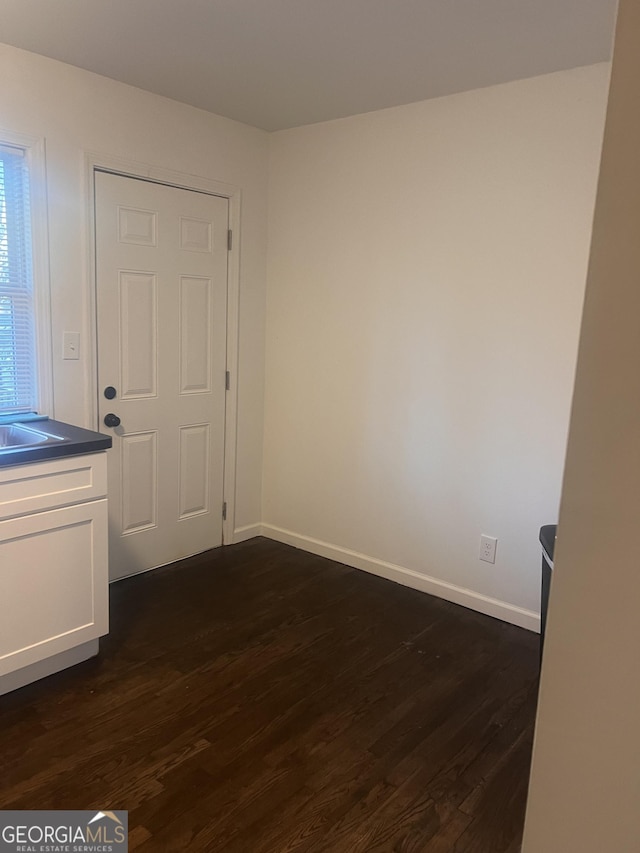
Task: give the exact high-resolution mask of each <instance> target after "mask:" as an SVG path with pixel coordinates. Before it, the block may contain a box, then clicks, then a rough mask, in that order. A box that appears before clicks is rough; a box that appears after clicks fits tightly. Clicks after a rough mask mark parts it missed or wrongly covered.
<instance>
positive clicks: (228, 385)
mask: <svg viewBox="0 0 640 853" xmlns="http://www.w3.org/2000/svg"><path fill="white" fill-rule="evenodd" d="M229 388H231V374H230V373H229V371H228V370H227V371H225V374H224V390H225V391H228V390H229Z"/></svg>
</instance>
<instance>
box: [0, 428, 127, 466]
mask: <svg viewBox="0 0 640 853" xmlns="http://www.w3.org/2000/svg"><path fill="white" fill-rule="evenodd" d="M18 420H19V418H16V423H17V422H18ZM23 426H25V427H29V428H30V429H34V430H38V431H42V432H46V433H51V434H52V435H56V436H58V437H59V438H64V439H66V441H60V442H57V441H56V442H53V443H52V444H44V445H37V444H36V445H32V446H25V447H17V448H11V449H7V450H3V449H2V448H0V468H6V467H8V466H10V465H26V464H28V463H29V462H42V461H43V460H45V459H59V458H60V457H61V456H79V455H80V454H82V453H97V452H99V451H101V450H108V449H109V448H110V447H111V444H112V441H111V436H109V435H103V434H102V433H100V432H94V431H93V430H90V429H83V428H82V427H77V426H72V425H71V424H65V423H62V421H52V420H48V419H47V420H38V421H34V422H30V423H24V424H23Z"/></svg>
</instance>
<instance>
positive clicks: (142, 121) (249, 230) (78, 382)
mask: <svg viewBox="0 0 640 853" xmlns="http://www.w3.org/2000/svg"><path fill="white" fill-rule="evenodd" d="M0 79H2V86H1V87H0V129H6V130H10V131H13V132H14V133H23V134H28V135H32V136H36V137H44V138H45V140H46V151H47V170H48V194H49V214H50V216H49V238H50V267H51V293H52V314H53V345H54V354H53V373H54V397H55V414H56V416H57V417H58V418H59V419H61V420H66V421H70V422H72V423H76V424H79V425H85V426H93V424H92V423H91V411H92V401H91V399H90V398H89V384H88V381H87V380H88V377H89V376H90V352H89V346H88V344H89V331H90V322H91V317H90V306H89V290H88V281H87V270H88V263H89V261H88V252H89V249H90V247H89V246H88V245H87V243H88V231H87V227H88V226H87V222H88V211H87V201H88V193H87V188H86V186H85V177H86V176H85V161H84V157H85V152H87V151H91V152H99V153H100V154H103V155H109V156H117V157H124V158H127V159H130V160H137V161H140V162H142V163H146V164H149V165H152V166H156V167H161V168H164V169H172V170H176V171H180V172H186V173H189V174H194V175H199V176H202V177H205V178H209V179H212V180H217V181H223V182H226V183H229V184H234V185H236V186H238V187H239V188H240V189H241V192H242V229H241V230H242V234H241V238H242V242H241V278H240V342H239V384H238V394H239V412H238V418H239V420H238V468H237V503H236V525H237V526H243V525H247V524H253V523H256V522H258V521H259V520H260V514H261V507H260V490H261V474H262V471H261V469H262V412H263V390H264V368H263V362H264V299H265V256H266V192H267V145H268V136H267V134H266V133H265V132H263V131H260V130H256V129H254V128H250V127H248V126H246V125H243V124H240V123H238V122H233V121H230V120H228V119H224V118H220V117H218V116H215V115H212V114H210V113H206V112H204V111H202V110H197V109H194V108H193V107H189V106H185V105H182V104H179V103H177V102H175V101H171V100H168V99H166V98H161V97H158V96H156V95H151V94H149V93H147V92H143V91H141V90H140V89H135V88H133V87H130V86H125V85H123V84H121V83H116V82H114V81H112V80H108V79H106V78H105V77H100V76H98V75H96V74H90V73H89V72H86V71H82V70H80V69H77V68H73V67H71V66H69V65H65V64H63V63H60V62H55V61H53V60H50V59H46V58H44V57H41V56H36V55H35V54H31V53H27V52H25V51H21V50H17V49H15V48H12V47H8V46H7V45H3V44H0ZM65 329H68V330H74V331H75V330H79V331H81V333H82V343H83V346H82V347H81V350H82V357H81V359H80V361H78V362H72V361H63V360H62V357H61V342H62V332H63V330H65Z"/></svg>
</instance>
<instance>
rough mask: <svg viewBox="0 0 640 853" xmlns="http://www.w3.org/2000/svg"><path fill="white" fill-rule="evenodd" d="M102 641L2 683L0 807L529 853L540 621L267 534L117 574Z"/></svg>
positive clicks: (235, 835)
mask: <svg viewBox="0 0 640 853" xmlns="http://www.w3.org/2000/svg"><path fill="white" fill-rule="evenodd" d="M111 626H112V629H111V633H110V635H109V636H108V637H107V638H105V639H103V640H102V643H101V655H100V657H99V658H97V659H94V660H92V661H88V662H86V663H84V664H81V665H79V666H77V667H75V668H74V669H71V670H67V671H66V672H64V673H60V674H58V675H55V676H52V677H50V678H48V679H46V680H44V681H41V682H39V683H38V684H34V685H30V686H29V687H26V688H23V689H22V690H19V691H16V692H14V693H12V694H9V695H7V696H5V697H1V698H0V808H3V809H6V808H17V809H57V808H73V809H99V808H100V809H107V808H108V809H121V808H122V809H128V810H129V827H130V850H137V851H141V853H146V851H182V850H193V851H224V853H294V851H295V853H303V851H304V853H319V851H327V853H343V851H344V853H346V851H349V853H359V852H360V851H362V853H365V851H366V853H373V851H398V853H399V851H402V853H420V851H428V853H445V851H446V853H448V851H456V853H516V851H518V850H519V849H520V840H521V835H522V824H523V817H524V806H525V797H526V790H527V782H528V772H529V763H530V754H531V744H532V732H533V722H534V715H535V705H536V692H537V677H538V637H537V636H535V635H534V634H531V633H529V632H527V631H524V630H521V629H519V628H515V627H513V626H510V625H506V624H504V623H501V622H498V621H496V620H494V619H491V618H489V617H485V616H481V615H479V614H476V613H473V612H471V611H469V610H465V609H464V608H461V607H457V606H455V605H453V604H449V603H447V602H444V601H440V600H438V599H435V598H431V597H430V596H427V595H423V594H421V593H418V592H415V591H412V590H409V589H406V588H404V587H401V586H397V585H395V584H393V583H390V582H387V581H384V580H382V579H379V578H376V577H373V576H370V575H367V574H364V573H361V572H358V571H355V570H353V569H349V568H346V567H345V566H342V565H339V564H337V563H333V562H331V561H329V560H324V559H322V558H320V557H314V556H312V555H309V554H305V553H304V552H302V551H297V550H295V549H293V548H289V547H287V546H285V545H280V544H278V543H275V542H270V541H268V540H264V539H254V540H251V541H249V542H246V543H243V544H241V545H236V546H233V547H229V548H222V549H218V550H216V551H212V552H209V553H207V554H203V555H200V556H199V557H194V558H192V559H190V560H185V561H183V562H182V563H179V564H176V565H174V566H171V567H167V568H165V569H160V570H157V571H156V572H151V573H149V574H146V575H142V576H138V577H137V578H131V579H129V580H125V581H121V582H120V583H118V584H115V585H113V586H112V587H111Z"/></svg>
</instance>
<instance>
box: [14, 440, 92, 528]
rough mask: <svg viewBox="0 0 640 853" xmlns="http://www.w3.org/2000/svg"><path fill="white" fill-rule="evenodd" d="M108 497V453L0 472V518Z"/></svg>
mask: <svg viewBox="0 0 640 853" xmlns="http://www.w3.org/2000/svg"><path fill="white" fill-rule="evenodd" d="M106 494H107V456H106V453H88V454H87V455H86V456H65V457H62V458H60V459H50V460H47V461H44V462H31V463H28V464H26V465H16V466H15V467H12V468H2V469H0V519H3V518H13V517H15V516H18V515H26V514H29V513H32V512H40V511H41V510H46V509H55V508H56V507H60V506H68V505H69V504H76V503H81V502H84V501H91V500H96V499H97V498H103V497H105V496H106Z"/></svg>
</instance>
